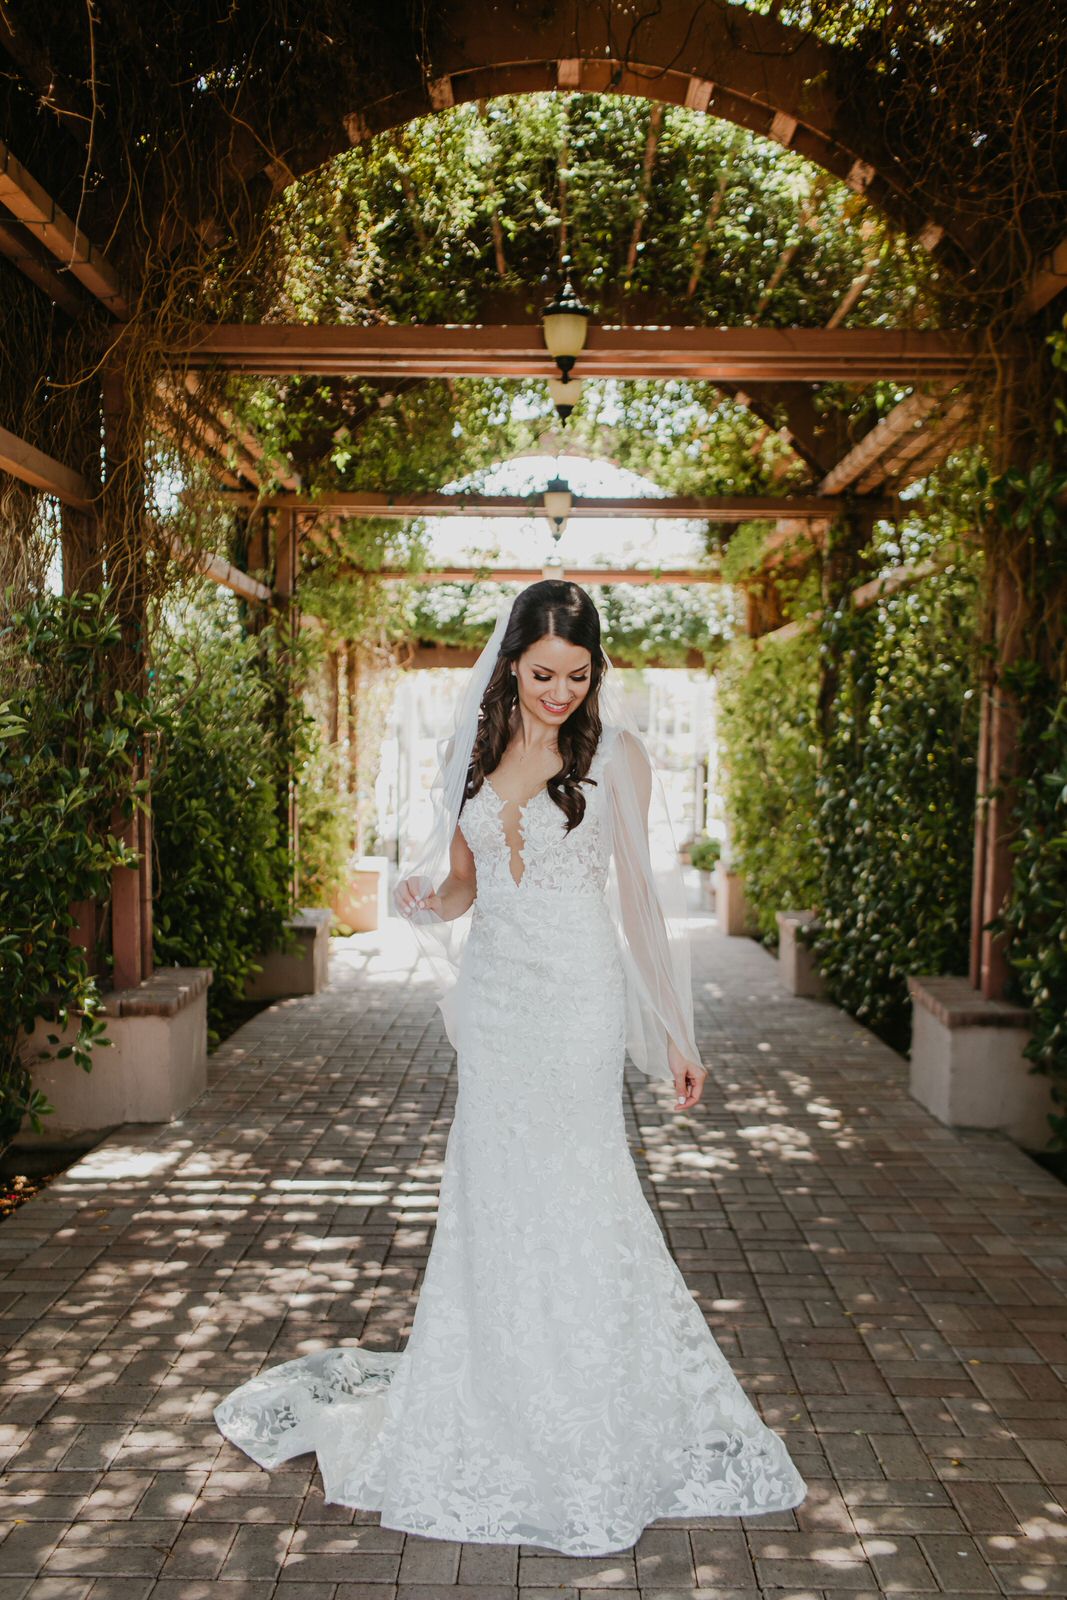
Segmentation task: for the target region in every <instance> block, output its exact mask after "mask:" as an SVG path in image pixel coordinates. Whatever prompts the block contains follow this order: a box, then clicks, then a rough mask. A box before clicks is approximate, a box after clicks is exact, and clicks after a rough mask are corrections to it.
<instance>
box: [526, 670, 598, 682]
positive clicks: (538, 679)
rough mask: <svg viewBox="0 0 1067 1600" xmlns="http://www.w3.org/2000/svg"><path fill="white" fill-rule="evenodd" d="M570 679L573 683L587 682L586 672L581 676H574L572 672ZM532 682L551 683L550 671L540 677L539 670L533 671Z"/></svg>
mask: <svg viewBox="0 0 1067 1600" xmlns="http://www.w3.org/2000/svg"><path fill="white" fill-rule="evenodd" d="M571 679H572V681H573V682H574V683H586V682H588V674H583V676H582V677H580V678H575V677H574V674H573V673H572V674H571ZM534 682H535V683H551V682H552V674H551V673H550V672H546V673H545V674H544V676H543V677H542V676H541V674H540V673H539V672H535V673H534Z"/></svg>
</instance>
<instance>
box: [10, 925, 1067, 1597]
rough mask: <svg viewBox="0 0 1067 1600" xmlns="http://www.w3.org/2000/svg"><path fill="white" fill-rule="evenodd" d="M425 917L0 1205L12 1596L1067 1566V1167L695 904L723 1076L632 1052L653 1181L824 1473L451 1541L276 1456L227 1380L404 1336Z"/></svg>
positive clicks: (435, 1164)
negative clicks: (415, 941) (181, 1111)
mask: <svg viewBox="0 0 1067 1600" xmlns="http://www.w3.org/2000/svg"><path fill="white" fill-rule="evenodd" d="M408 936H409V935H408V930H406V929H404V928H401V927H399V926H398V925H395V924H394V925H393V931H392V932H391V934H390V936H389V937H388V938H383V939H381V940H379V939H378V938H377V936H374V935H364V936H361V937H359V938H357V939H354V940H352V941H349V942H348V943H347V944H344V943H340V944H339V945H338V948H337V950H336V953H335V957H334V969H333V970H334V986H333V988H332V989H331V990H330V991H329V992H328V993H327V994H324V995H321V996H318V997H317V998H315V999H311V1000H304V1001H292V1002H288V1003H286V1004H284V1005H279V1006H276V1007H274V1008H273V1009H271V1010H270V1011H268V1012H264V1013H262V1014H261V1015H260V1016H258V1017H257V1018H256V1019H255V1020H254V1021H253V1022H252V1023H251V1024H249V1025H248V1026H247V1027H245V1028H244V1029H242V1030H241V1032H240V1033H239V1034H237V1035H235V1036H234V1037H233V1038H232V1039H231V1040H230V1041H228V1043H227V1044H226V1046H225V1047H224V1048H223V1049H222V1050H221V1051H220V1052H219V1054H218V1055H217V1057H216V1058H215V1061H214V1065H213V1074H212V1076H213V1086H212V1088H211V1090H210V1091H209V1093H208V1094H207V1095H206V1096H205V1097H204V1099H203V1100H202V1101H201V1102H200V1104H199V1105H197V1106H196V1107H195V1109H194V1110H193V1112H192V1113H190V1115H189V1116H188V1117H187V1118H186V1119H185V1120H184V1121H183V1122H182V1123H180V1124H176V1125H172V1126H170V1127H167V1128H143V1129H138V1128H134V1129H127V1130H125V1131H124V1132H122V1133H120V1134H119V1135H117V1136H116V1137H115V1138H112V1139H110V1140H108V1141H107V1142H106V1143H105V1144H104V1145H102V1146H100V1147H99V1148H98V1149H97V1150H95V1151H94V1152H93V1153H92V1154H90V1155H89V1156H88V1157H87V1158H86V1159H84V1160H82V1161H80V1162H79V1163H78V1164H77V1165H76V1166H74V1167H72V1168H71V1169H70V1170H69V1171H68V1172H67V1173H66V1174H65V1175H64V1176H63V1177H62V1178H61V1179H59V1180H58V1181H57V1182H55V1183H54V1184H53V1185H52V1187H51V1188H50V1189H49V1190H47V1191H46V1192H44V1193H43V1194H41V1195H40V1196H39V1197H38V1198H36V1199H35V1200H33V1201H32V1202H30V1203H29V1204H28V1205H26V1206H24V1207H23V1208H22V1209H21V1210H20V1211H19V1212H18V1213H17V1214H16V1215H15V1216H14V1217H12V1218H11V1219H10V1220H8V1221H6V1222H4V1223H3V1225H2V1227H0V1270H2V1271H3V1272H4V1274H5V1280H4V1282H3V1283H2V1285H0V1293H2V1301H0V1311H2V1316H3V1345H4V1347H5V1348H6V1349H7V1350H8V1352H9V1353H8V1355H7V1359H6V1367H5V1375H4V1377H3V1386H2V1388H0V1404H2V1416H0V1442H2V1445H3V1450H4V1462H5V1464H6V1465H5V1473H4V1478H3V1501H2V1504H0V1519H3V1520H2V1525H0V1533H2V1535H3V1537H2V1542H0V1600H86V1597H91V1600H147V1597H148V1596H151V1597H153V1600H270V1597H276V1600H282V1597H289V1600H394V1597H396V1600H438V1597H442V1600H445V1597H452V1600H504V1597H507V1600H517V1597H520V1596H521V1600H532V1597H533V1596H535V1595H537V1596H543V1597H546V1600H547V1597H549V1596H551V1597H552V1600H579V1597H583V1596H584V1597H589V1600H591V1597H593V1596H600V1595H602V1594H603V1591H604V1590H610V1591H611V1593H612V1595H613V1596H615V1597H616V1600H624V1597H625V1600H636V1597H637V1596H638V1595H640V1596H643V1597H645V1600H653V1597H656V1600H675V1597H682V1596H685V1597H707V1600H711V1597H712V1596H714V1597H715V1600H741V1597H742V1596H747V1597H753V1596H757V1595H760V1594H767V1595H775V1596H780V1597H782V1600H787V1597H788V1600H808V1597H815V1596H819V1595H823V1596H826V1597H827V1600H866V1597H869V1596H876V1595H892V1596H894V1597H905V1600H906V1597H907V1596H908V1595H916V1596H929V1595H932V1594H937V1593H942V1592H943V1593H949V1594H953V1595H973V1596H976V1597H977V1596H981V1595H990V1594H997V1593H1000V1592H1003V1593H1004V1594H1007V1595H1016V1594H1018V1595H1022V1596H1030V1595H1035V1594H1037V1595H1041V1594H1047V1595H1067V1543H1065V1542H1064V1541H1065V1533H1067V1528H1065V1518H1064V1509H1063V1508H1064V1505H1065V1503H1067V1500H1065V1496H1067V1404H1065V1388H1064V1382H1065V1380H1067V1304H1065V1294H1067V1276H1065V1272H1064V1266H1065V1255H1067V1191H1065V1190H1064V1188H1063V1187H1062V1186H1061V1185H1059V1184H1058V1183H1056V1182H1055V1181H1054V1180H1053V1179H1052V1178H1050V1177H1049V1176H1047V1175H1046V1174H1045V1173H1044V1172H1043V1171H1042V1170H1041V1169H1040V1168H1038V1167H1037V1166H1036V1165H1035V1164H1034V1163H1032V1162H1031V1161H1029V1160H1028V1159H1027V1158H1026V1157H1025V1156H1023V1155H1022V1154H1021V1153H1019V1152H1018V1151H1016V1150H1015V1149H1014V1148H1013V1147H1012V1146H1010V1145H1009V1144H1007V1143H1006V1142H1005V1141H1002V1140H999V1139H996V1138H990V1137H986V1136H982V1135H961V1134H958V1133H954V1132H951V1131H949V1130H947V1129H945V1128H943V1127H941V1125H940V1124H939V1123H937V1122H936V1121H934V1120H933V1119H932V1118H931V1117H929V1116H928V1115H927V1114H926V1113H925V1112H924V1111H922V1110H921V1109H920V1108H919V1107H918V1106H917V1105H916V1104H915V1103H914V1102H913V1101H912V1100H911V1099H910V1098H909V1097H908V1094H907V1069H906V1067H905V1065H904V1063H903V1062H901V1061H900V1060H899V1058H897V1057H896V1056H894V1055H893V1054H892V1053H891V1052H890V1051H889V1050H887V1049H885V1048H884V1047H882V1046H881V1045H880V1044H878V1043H877V1041H875V1040H874V1039H873V1038H872V1037H871V1036H870V1035H869V1034H867V1033H865V1032H864V1030H863V1029H862V1028H860V1027H858V1026H857V1025H856V1024H855V1023H853V1022H851V1021H850V1020H848V1019H847V1018H845V1017H843V1016H842V1015H841V1014H839V1013H838V1012H837V1011H836V1010H835V1009H834V1008H833V1007H831V1006H829V1005H825V1004H820V1003H818V1002H812V1001H804V1000H795V999H792V998H791V997H789V996H787V995H785V994H784V993H783V992H782V991H781V990H780V989H779V987H778V985H777V981H776V968H775V964H774V962H773V961H772V960H771V959H770V958H769V957H767V956H766V955H765V954H764V953H763V952H762V951H761V950H760V949H758V948H757V947H756V946H755V945H753V944H752V943H750V942H749V941H747V940H724V939H721V938H719V937H718V935H716V934H715V933H714V932H713V931H712V930H711V929H710V928H708V927H703V928H702V929H701V930H700V932H699V933H698V934H697V935H696V949H697V974H696V976H697V994H698V1003H699V1009H700V1022H701V1026H702V1029H703V1037H704V1039H705V1041H706V1045H707V1054H708V1059H709V1061H711V1062H712V1063H714V1076H713V1078H712V1079H711V1080H710V1081H709V1085H708V1088H707V1089H706V1091H705V1097H706V1103H705V1105H704V1106H702V1107H698V1108H697V1112H696V1113H694V1114H687V1115H685V1116H678V1115H676V1114H674V1113H673V1112H672V1111H671V1109H670V1091H669V1090H668V1089H666V1088H663V1089H660V1088H653V1087H651V1086H649V1085H648V1084H647V1080H644V1079H637V1078H636V1077H635V1078H634V1079H633V1081H632V1082H630V1080H629V1075H628V1083H629V1098H628V1116H629V1117H630V1129H631V1133H632V1136H633V1142H634V1150H635V1154H636V1155H637V1158H638V1161H639V1164H640V1166H641V1171H642V1181H643V1182H644V1183H645V1185H646V1190H647V1193H648V1194H649V1196H650V1198H652V1199H653V1201H654V1203H655V1204H656V1206H657V1207H658V1211H659V1215H660V1219H661V1221H662V1223H663V1224H664V1226H665V1228H666V1230H667V1233H668V1235H669V1237H670V1241H671V1244H672V1247H673V1249H674V1252H675V1254H676V1256H677V1259H678V1262H679V1264H680V1266H681V1267H682V1270H683V1272H684V1273H685V1276H686V1279H687V1281H688V1283H689V1284H690V1286H691V1288H692V1289H693V1291H694V1293H695V1294H696V1295H697V1296H698V1298H699V1300H700V1302H701V1305H702V1306H703V1307H704V1309H705V1311H706V1313H707V1316H708V1320H709V1322H710V1324H711V1326H712V1328H713V1330H714V1332H715V1334H716V1337H717V1338H718V1340H719V1342H720V1344H721V1345H722V1347H723V1349H724V1350H725V1351H726V1353H727V1355H728V1356H729V1358H730V1360H731V1363H732V1364H733V1367H734V1370H735V1371H736V1372H737V1374H738V1377H739V1378H740V1379H741V1381H742V1383H743V1384H744V1385H745V1387H746V1389H747V1391H748V1392H749V1394H750V1395H751V1396H752V1397H753V1399H754V1400H755V1402H756V1404H757V1405H758V1406H759V1407H760V1409H761V1411H762V1413H763V1415H764V1416H765V1418H766V1420H767V1421H768V1422H769V1423H770V1424H771V1425H772V1426H774V1427H776V1428H778V1429H779V1430H780V1431H781V1432H782V1433H783V1434H784V1435H785V1437H786V1439H787V1441H788V1444H789V1447H790V1449H791V1451H792V1452H793V1455H794V1458H795V1459H796V1461H797V1464H798V1466H799V1467H800V1469H801V1471H802V1473H803V1474H804V1477H805V1478H806V1479H807V1481H808V1483H809V1485H810V1494H809V1496H808V1498H807V1500H806V1502H805V1503H804V1504H803V1505H802V1506H800V1507H798V1508H797V1509H796V1510H795V1511H791V1512H787V1513H783V1514H779V1515H772V1516H766V1517H754V1518H747V1519H743V1520H738V1519H730V1518H722V1519H715V1520H708V1519H704V1520H702V1521H695V1522H694V1523H693V1524H692V1525H691V1526H687V1525H685V1524H681V1523H676V1522H672V1523H670V1524H664V1525H661V1526H658V1527H653V1528H652V1529H650V1530H649V1531H648V1532H647V1533H646V1534H645V1535H644V1536H643V1537H642V1539H641V1540H640V1542H639V1543H638V1545H637V1546H636V1549H635V1550H634V1551H632V1552H629V1551H628V1552H625V1553H623V1554H620V1555H613V1556H607V1557H604V1558H602V1559H585V1558H582V1559H578V1558H573V1557H564V1556H558V1555H555V1554H553V1553H551V1552H546V1551H544V1550H540V1551H539V1550H536V1549H534V1548H532V1547H530V1548H527V1547H520V1548H515V1547H488V1546H484V1545H468V1546H462V1547H461V1546H457V1545H451V1544H447V1543H443V1542H439V1541H436V1540H429V1539H420V1538H414V1537H410V1538H405V1537H404V1536H403V1535H402V1534H399V1533H395V1532H392V1531H389V1530H382V1529H380V1528H379V1527H378V1526H377V1525H376V1522H377V1519H376V1517H375V1515H374V1514H373V1513H361V1512H355V1513H353V1512H350V1511H346V1510H344V1509H341V1508H337V1507H328V1506H325V1505H324V1504H323V1501H322V1496H321V1492H320V1489H319V1487H318V1482H317V1475H316V1473H315V1471H314V1466H313V1460H312V1458H311V1457H302V1458H301V1459H300V1460H299V1461H297V1462H296V1463H294V1464H291V1465H290V1468H289V1469H288V1470H281V1471H279V1472H277V1473H275V1474H267V1473H264V1472H261V1471H259V1470H258V1469H257V1468H255V1467H253V1466H252V1465H251V1463H249V1462H248V1461H247V1459H246V1458H245V1457H243V1456H242V1455H241V1454H240V1453H239V1452H238V1451H236V1450H235V1449H233V1448H232V1447H231V1446H229V1445H227V1444H225V1443H224V1442H223V1441H222V1440H221V1439H220V1437H219V1436H218V1434H217V1433H216V1431H215V1429H214V1426H213V1423H212V1420H211V1407H212V1405H213V1403H214V1401H215V1399H216V1398H217V1397H218V1396H219V1395H220V1394H221V1393H223V1392H225V1391H226V1390H227V1389H229V1388H231V1387H233V1386H234V1385H235V1384H237V1383H239V1382H241V1381H242V1380H243V1379H245V1378H246V1377H248V1376H249V1375H250V1374H252V1373H253V1372H254V1371H256V1370H257V1369H258V1368H259V1367H260V1366H262V1365H264V1364H266V1363H268V1362H276V1361H280V1360H283V1359H285V1358H287V1357H289V1356H292V1355H295V1354H297V1353H299V1352H301V1351H304V1350H309V1349H312V1348H315V1347H318V1346H321V1345H323V1344H334V1343H337V1342H341V1341H344V1340H355V1339H362V1340H364V1341H365V1342H367V1343H369V1344H371V1345H380V1346H383V1347H395V1346H396V1345H397V1344H398V1343H399V1342H400V1341H402V1339H403V1338H404V1337H405V1336H406V1333H407V1331H408V1329H409V1327H410V1317H411V1312H412V1307H413V1302H414V1299H415V1292H416V1290H417V1288H418V1283H419V1274H420V1270H421V1268H422V1265H423V1263H424V1261H425V1257H426V1251H427V1247H428V1243H429V1238H430V1234H431V1231H432V1225H433V1218H434V1209H433V1203H434V1196H435V1193H436V1185H437V1182H438V1178H439V1175H440V1167H441V1159H442V1155H443V1151H444V1143H445V1137H446V1133H447V1128H448V1123H449V1118H450V1115H451V1107H452V1103H453V1098H454V1094H455V1080H454V1075H452V1074H451V1072H450V1067H451V1053H450V1051H449V1049H448V1048H447V1046H446V1044H445V1043H443V1037H442V1034H441V1031H440V1028H439V1025H438V1021H437V1013H436V1011H435V1010H434V1008H433V1005H432V1001H431V999H430V997H429V994H428V992H427V990H426V988H425V986H424V985H423V984H421V983H420V982H419V981H418V980H417V978H415V977H414V976H413V975H412V973H411V971H410V966H409V956H408V946H407V944H406V940H407V938H408Z"/></svg>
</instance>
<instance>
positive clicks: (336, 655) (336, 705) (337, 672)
mask: <svg viewBox="0 0 1067 1600" xmlns="http://www.w3.org/2000/svg"><path fill="white" fill-rule="evenodd" d="M326 722H327V733H328V737H329V740H330V743H331V745H337V744H339V743H340V742H341V652H340V651H339V650H337V649H333V650H329V651H327V654H326Z"/></svg>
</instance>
